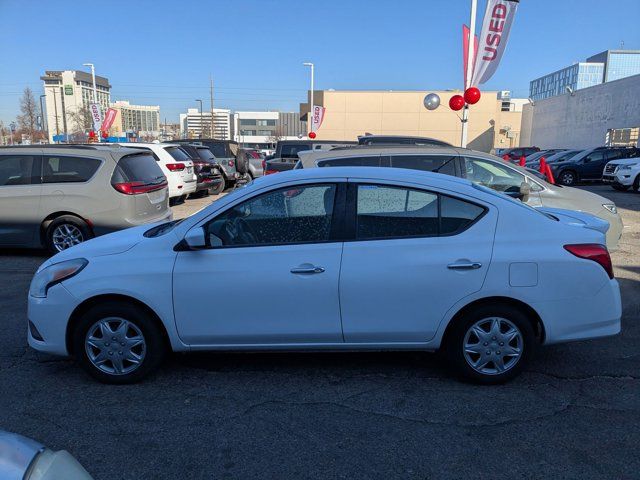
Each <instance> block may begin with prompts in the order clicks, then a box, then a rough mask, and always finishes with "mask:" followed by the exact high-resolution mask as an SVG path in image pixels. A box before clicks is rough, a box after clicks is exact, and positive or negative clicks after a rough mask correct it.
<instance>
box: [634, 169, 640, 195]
mask: <svg viewBox="0 0 640 480" xmlns="http://www.w3.org/2000/svg"><path fill="white" fill-rule="evenodd" d="M638 190H640V173H639V174H638V176H637V177H636V179H635V180H634V181H633V191H634V192H637V191H638Z"/></svg>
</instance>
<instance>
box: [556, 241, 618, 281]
mask: <svg viewBox="0 0 640 480" xmlns="http://www.w3.org/2000/svg"><path fill="white" fill-rule="evenodd" d="M564 249H565V250H566V251H567V252H569V253H572V254H573V255H575V256H576V257H579V258H585V259H587V260H593V261H594V262H596V263H599V264H600V265H601V266H602V268H604V270H605V272H607V275H609V278H613V265H612V264H611V257H610V256H609V250H607V247H605V246H604V245H599V244H597V243H584V244H578V245H565V246H564Z"/></svg>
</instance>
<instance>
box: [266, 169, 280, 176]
mask: <svg viewBox="0 0 640 480" xmlns="http://www.w3.org/2000/svg"><path fill="white" fill-rule="evenodd" d="M273 173H278V170H265V171H264V174H265V175H271V174H273Z"/></svg>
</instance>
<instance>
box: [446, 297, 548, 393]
mask: <svg viewBox="0 0 640 480" xmlns="http://www.w3.org/2000/svg"><path fill="white" fill-rule="evenodd" d="M445 338H446V340H445V345H444V348H445V353H446V356H447V358H448V360H449V362H450V364H451V365H452V366H453V367H454V368H455V371H456V373H457V374H459V375H460V376H461V377H463V378H464V379H467V380H469V381H472V382H474V383H480V384H485V385H493V384H500V383H505V382H507V381H509V380H511V379H512V378H514V377H516V376H517V375H518V374H519V373H520V372H521V371H522V369H523V368H524V367H525V366H526V364H527V363H528V362H529V360H530V359H531V357H532V356H533V352H534V348H535V344H536V337H535V332H534V330H533V327H532V325H531V322H530V321H529V319H528V318H527V316H526V315H525V314H524V313H523V312H522V311H520V310H519V309H517V308H514V307H512V306H510V305H482V306H480V307H478V308H475V309H473V310H470V311H468V312H467V313H465V314H464V315H462V316H461V317H459V318H458V319H457V320H455V323H454V324H453V325H452V326H451V330H450V331H449V332H447V335H446V337H445Z"/></svg>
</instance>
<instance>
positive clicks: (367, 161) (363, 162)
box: [318, 156, 380, 167]
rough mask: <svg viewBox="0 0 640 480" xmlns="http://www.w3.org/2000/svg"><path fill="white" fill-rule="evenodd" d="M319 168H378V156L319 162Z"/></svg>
mask: <svg viewBox="0 0 640 480" xmlns="http://www.w3.org/2000/svg"><path fill="white" fill-rule="evenodd" d="M318 166H319V167H379V166H380V156H377V157H346V158H332V159H326V160H320V161H319V162H318Z"/></svg>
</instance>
